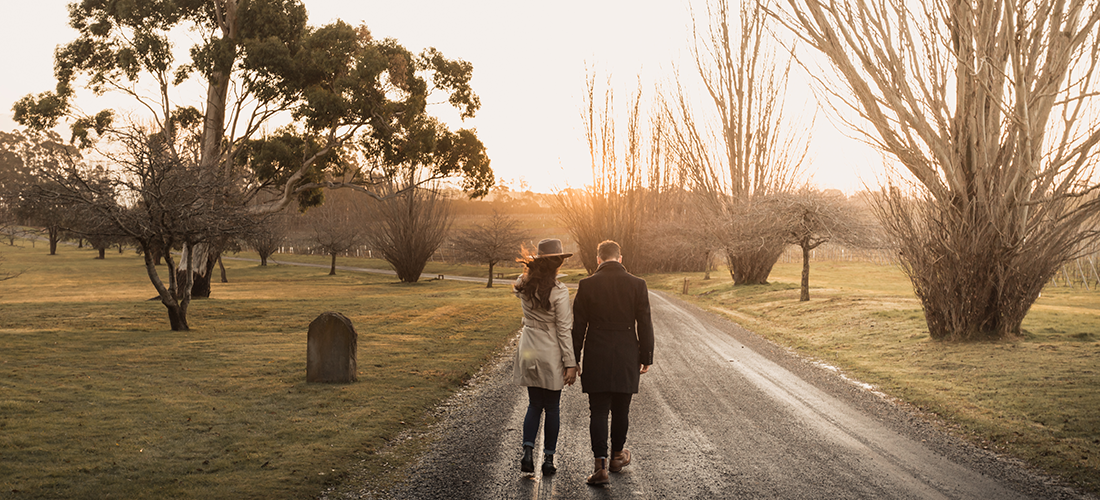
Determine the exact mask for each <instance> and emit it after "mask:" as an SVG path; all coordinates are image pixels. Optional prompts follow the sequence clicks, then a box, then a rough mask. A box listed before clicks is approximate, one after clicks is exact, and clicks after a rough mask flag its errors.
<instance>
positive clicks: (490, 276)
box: [485, 262, 495, 288]
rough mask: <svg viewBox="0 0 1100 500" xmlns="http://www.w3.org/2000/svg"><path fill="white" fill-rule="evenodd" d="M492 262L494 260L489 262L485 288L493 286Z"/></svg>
mask: <svg viewBox="0 0 1100 500" xmlns="http://www.w3.org/2000/svg"><path fill="white" fill-rule="evenodd" d="M493 264H495V262H490V263H489V282H488V284H486V285H485V288H492V287H493Z"/></svg>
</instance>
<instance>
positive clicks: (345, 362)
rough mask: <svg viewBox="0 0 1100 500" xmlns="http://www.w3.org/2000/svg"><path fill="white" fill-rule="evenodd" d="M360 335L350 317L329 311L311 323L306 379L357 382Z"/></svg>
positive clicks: (307, 380) (307, 347)
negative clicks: (356, 359)
mask: <svg viewBox="0 0 1100 500" xmlns="http://www.w3.org/2000/svg"><path fill="white" fill-rule="evenodd" d="M358 341H359V334H358V333H356V332H355V327H354V326H352V325H351V320H350V319H348V318H347V317H346V316H344V315H343V314H340V313H337V312H326V313H322V314H321V315H320V316H317V319H315V320H313V322H312V323H310V324H309V337H308V339H307V341H306V382H336V383H345V382H355V381H356V380H357V378H358V377H356V374H357V373H358V372H356V363H355V355H356V351H357V350H358V349H357V345H358Z"/></svg>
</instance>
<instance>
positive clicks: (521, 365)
mask: <svg viewBox="0 0 1100 500" xmlns="http://www.w3.org/2000/svg"><path fill="white" fill-rule="evenodd" d="M517 283H518V282H517ZM516 296H517V297H519V298H520V301H521V302H522V303H523V330H522V331H521V332H520V335H519V346H518V347H517V348H516V359H515V363H514V366H515V368H514V372H513V380H514V381H515V383H516V384H518V385H522V386H527V387H541V388H543V389H549V390H551V391H560V390H562V388H564V387H565V381H564V380H563V378H562V375H563V374H564V373H565V369H566V368H570V367H574V366H577V360H576V359H575V358H574V357H573V336H572V331H573V308H572V306H570V304H569V289H568V288H566V287H565V285H563V284H561V283H558V284H556V285H555V286H554V288H552V289H551V290H550V309H551V310H550V311H547V310H544V309H542V308H536V307H535V304H534V303H533V302H531V301H529V300H527V298H526V297H524V296H523V294H520V293H516Z"/></svg>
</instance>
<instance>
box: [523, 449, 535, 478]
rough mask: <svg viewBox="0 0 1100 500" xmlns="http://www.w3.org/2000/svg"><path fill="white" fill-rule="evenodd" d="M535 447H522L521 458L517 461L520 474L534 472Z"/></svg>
mask: <svg viewBox="0 0 1100 500" xmlns="http://www.w3.org/2000/svg"><path fill="white" fill-rule="evenodd" d="M534 455H535V447H533V446H527V445H523V458H522V459H520V461H519V470H520V471H521V472H535V456H534Z"/></svg>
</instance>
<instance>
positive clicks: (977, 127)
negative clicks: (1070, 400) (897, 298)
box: [776, 0, 1100, 340]
mask: <svg viewBox="0 0 1100 500" xmlns="http://www.w3.org/2000/svg"><path fill="white" fill-rule="evenodd" d="M784 4H785V8H784V9H783V10H782V11H778V12H776V15H777V16H778V17H779V19H781V20H782V21H783V22H784V23H786V24H787V25H788V26H789V27H791V28H792V30H793V31H794V32H795V33H796V34H797V35H798V36H800V37H801V38H802V39H803V40H804V41H805V42H807V43H808V44H809V45H810V46H812V47H813V48H815V49H817V50H818V51H819V52H820V53H821V54H823V55H824V56H825V57H826V58H827V61H828V63H827V64H829V65H831V66H832V67H833V69H835V73H833V74H834V75H835V78H833V77H829V76H828V74H826V75H824V76H822V77H821V78H822V80H821V83H822V85H820V87H821V88H822V89H825V90H826V95H829V96H831V97H832V98H833V99H832V102H833V103H834V107H836V108H844V109H851V110H854V111H855V112H856V113H857V114H858V116H859V117H860V118H861V119H862V120H863V123H866V124H868V125H869V128H867V129H866V132H865V137H866V139H867V140H868V141H869V142H871V143H873V144H875V145H876V146H878V147H879V148H880V149H881V150H883V151H885V152H886V153H888V154H889V155H891V156H893V157H895V158H897V160H898V161H899V162H900V164H901V166H902V167H903V168H904V171H905V173H906V174H907V175H908V176H910V178H911V179H913V185H912V186H908V187H909V189H903V188H906V187H907V186H905V185H904V184H903V183H904V182H905V181H904V180H901V179H897V180H895V181H894V182H893V184H894V186H892V187H891V188H889V189H884V190H883V191H882V193H881V197H880V202H879V213H880V215H881V217H882V219H883V225H884V226H885V227H887V228H888V229H889V231H890V232H891V234H892V236H893V237H894V239H895V240H896V241H897V244H898V245H899V247H900V248H901V254H900V255H901V259H902V264H903V266H904V268H905V270H906V272H907V273H908V275H909V278H910V280H911V281H912V282H913V286H914V291H915V292H916V294H917V296H918V297H919V298H920V300H921V303H922V305H923V307H924V313H925V318H926V320H927V322H928V327H929V332H930V333H931V336H932V338H934V339H959V340H969V339H974V340H977V339H999V338H1004V337H1006V336H1012V335H1016V334H1018V333H1019V332H1020V324H1021V322H1022V321H1023V319H1024V316H1025V315H1026V314H1027V311H1028V310H1029V308H1030V307H1031V304H1032V303H1033V302H1034V301H1035V299H1036V298H1037V297H1038V295H1039V292H1040V291H1041V289H1042V287H1043V285H1044V284H1045V283H1046V282H1048V281H1049V279H1050V278H1051V276H1053V274H1054V273H1055V271H1056V270H1057V269H1058V268H1059V267H1060V266H1061V265H1062V264H1063V263H1065V262H1067V261H1068V260H1072V258H1073V257H1074V256H1075V255H1076V253H1077V252H1078V251H1079V249H1080V248H1081V246H1082V244H1083V243H1087V242H1091V241H1094V240H1095V239H1096V238H1097V236H1098V234H1097V233H1096V232H1095V231H1093V230H1092V228H1094V227H1095V223H1096V220H1097V216H1098V214H1100V203H1098V202H1097V201H1096V199H1095V197H1093V196H1090V194H1091V193H1092V192H1093V191H1094V190H1095V189H1096V187H1097V185H1096V183H1095V180H1094V179H1095V177H1094V175H1093V174H1094V173H1095V167H1096V163H1097V159H1098V153H1097V144H1098V143H1100V121H1098V120H1097V109H1098V101H1100V82H1098V81H1097V79H1096V69H1097V66H1098V63H1100V57H1098V56H1100V29H1098V24H1100V5H1098V4H1097V2H1096V1H1095V0H1066V1H1062V0H1058V1H1054V0H1038V1H1032V2H1010V1H1007V0H975V1H972V2H956V1H948V0H919V1H915V2H895V3H888V4H882V3H878V2H869V1H865V0H845V1H838V2H830V3H828V4H822V3H819V2H818V1H816V0H786V1H785V2H784Z"/></svg>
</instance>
